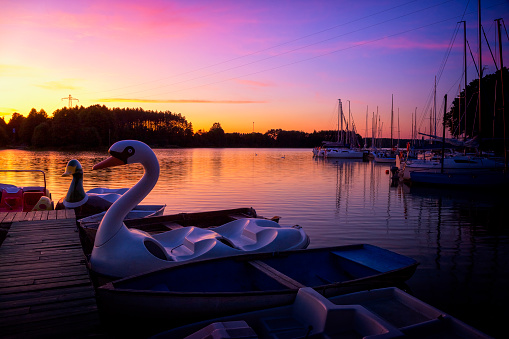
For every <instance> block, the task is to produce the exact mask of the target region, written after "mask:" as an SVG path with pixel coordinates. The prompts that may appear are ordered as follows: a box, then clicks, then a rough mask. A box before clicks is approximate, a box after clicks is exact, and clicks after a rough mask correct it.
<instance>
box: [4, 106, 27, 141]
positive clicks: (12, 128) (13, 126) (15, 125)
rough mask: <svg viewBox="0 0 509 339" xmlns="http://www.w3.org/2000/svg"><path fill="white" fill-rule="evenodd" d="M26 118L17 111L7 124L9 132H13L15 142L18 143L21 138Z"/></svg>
mask: <svg viewBox="0 0 509 339" xmlns="http://www.w3.org/2000/svg"><path fill="white" fill-rule="evenodd" d="M25 119H26V118H25V117H24V116H23V115H21V114H19V113H17V112H15V113H13V114H12V117H11V120H9V123H8V124H7V133H8V134H9V133H12V134H11V135H12V140H13V142H14V143H18V142H19V141H20V140H21V139H20V136H19V131H20V129H21V125H22V124H23V121H24V120H25Z"/></svg>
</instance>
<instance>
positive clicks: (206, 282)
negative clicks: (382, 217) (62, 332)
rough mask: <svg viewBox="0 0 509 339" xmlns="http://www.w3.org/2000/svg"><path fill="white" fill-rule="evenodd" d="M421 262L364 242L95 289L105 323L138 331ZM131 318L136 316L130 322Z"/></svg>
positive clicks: (361, 281) (406, 271) (287, 300)
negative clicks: (306, 288) (138, 327)
mask: <svg viewBox="0 0 509 339" xmlns="http://www.w3.org/2000/svg"><path fill="white" fill-rule="evenodd" d="M417 265H418V263H417V262H416V261H415V260H414V259H412V258H409V257H406V256H403V255H400V254H398V253H395V252H392V251H389V250H386V249H383V248H380V247H376V246H372V245H366V244H360V245H348V246H340V247H328V248H314V249H304V250H294V251H285V252H279V253H257V254H241V255H236V256H232V257H224V258H216V259H207V260H200V261H194V262H188V263H183V264H179V265H176V266H173V267H169V268H164V269H160V270H156V271H152V272H148V273H144V274H140V275H136V276H131V277H128V278H125V279H121V280H117V281H113V282H110V283H107V284H105V285H103V286H101V287H99V288H98V289H97V290H96V297H97V302H98V306H99V309H100V311H101V314H102V315H103V316H104V317H106V319H107V320H106V321H105V322H106V323H109V324H111V325H112V326H113V327H117V325H118V326H119V327H120V328H122V329H124V330H127V331H128V332H129V333H134V331H136V330H137V328H136V327H137V326H141V329H142V330H143V331H147V330H150V331H155V332H153V333H158V332H160V330H161V329H162V328H166V329H167V328H171V327H170V326H177V325H183V324H187V323H191V322H196V321H199V320H204V319H210V318H214V317H219V316H225V315H231V314H238V313H242V312H249V311H254V310H260V309H265V308H271V307H278V306H283V305H289V304H291V303H293V302H294V300H295V297H296V295H297V292H298V291H299V289H300V288H303V287H311V288H313V289H314V290H315V291H317V292H318V293H320V294H321V295H323V296H325V297H331V296H336V295H341V294H345V293H352V292H356V291H361V290H365V289H372V288H379V287H386V286H395V285H397V284H399V283H403V282H404V281H406V280H408V279H409V278H410V277H411V276H412V275H413V274H414V272H415V270H416V267H417ZM129 319H132V320H133V321H129Z"/></svg>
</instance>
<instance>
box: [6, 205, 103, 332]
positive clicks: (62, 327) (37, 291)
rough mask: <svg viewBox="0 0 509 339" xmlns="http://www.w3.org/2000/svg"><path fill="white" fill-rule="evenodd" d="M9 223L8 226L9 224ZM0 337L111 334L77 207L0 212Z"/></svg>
mask: <svg viewBox="0 0 509 339" xmlns="http://www.w3.org/2000/svg"><path fill="white" fill-rule="evenodd" d="M9 224H10V227H9ZM0 225H1V226H2V227H3V228H4V229H8V233H7V237H6V238H5V240H4V242H3V243H2V245H1V246H0V337H2V338H50V337H51V338H89V337H103V338H105V337H107V336H106V335H105V334H104V333H105V332H104V331H103V328H102V327H101V324H100V320H99V314H98V310H97V305H96V301H95V296H94V289H93V287H92V284H91V282H90V278H89V276H88V272H87V269H86V266H85V257H84V255H83V251H82V249H81V244H80V241H79V235H78V232H77V228H76V217H75V215H74V210H59V211H44V212H26V213H24V212H18V213H0Z"/></svg>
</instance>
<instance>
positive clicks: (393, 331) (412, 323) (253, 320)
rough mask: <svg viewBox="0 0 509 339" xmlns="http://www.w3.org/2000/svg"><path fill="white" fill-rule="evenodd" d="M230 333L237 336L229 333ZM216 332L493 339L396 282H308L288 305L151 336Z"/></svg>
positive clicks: (196, 335)
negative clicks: (362, 286)
mask: <svg viewBox="0 0 509 339" xmlns="http://www.w3.org/2000/svg"><path fill="white" fill-rule="evenodd" d="M229 333H234V335H232V336H226V335H224V334H229ZM212 334H214V335H215V336H214V338H287V339H292V338H307V337H313V338H314V337H320V338H324V337H325V338H363V337H364V338H365V337H368V336H369V338H399V337H406V336H408V337H411V338H415V337H418V338H489V336H487V335H486V334H484V333H482V332H480V331H478V330H477V329H475V328H473V327H471V326H469V325H467V324H465V323H464V322H462V321H460V320H458V319H457V318H454V317H452V316H451V315H449V314H446V313H445V312H442V311H440V310H438V309H436V308H434V307H433V306H431V305H428V304H426V303H425V302H423V301H421V300H419V299H417V298H415V297H413V296H411V295H409V294H408V293H406V292H404V291H402V290H401V289H399V288H396V287H388V288H382V289H375V290H371V291H361V292H357V293H351V294H345V295H341V296H337V297H332V298H329V299H327V298H325V297H324V296H322V295H320V294H319V293H317V292H316V291H315V290H313V289H311V288H309V287H305V288H301V289H300V290H299V292H298V293H297V297H296V298H295V301H294V302H293V304H291V305H289V306H282V307H276V308H270V309H264V310H260V311H253V312H249V313H243V314H237V315H233V316H229V317H222V318H216V319H212V320H207V321H202V322H197V323H193V324H190V325H187V326H183V327H179V328H176V329H171V330H167V331H164V332H161V333H159V334H156V335H154V336H153V337H152V338H154V339H163V338H187V339H198V338H207V337H208V335H210V337H211V338H212ZM218 334H219V335H218ZM237 335H238V336H237Z"/></svg>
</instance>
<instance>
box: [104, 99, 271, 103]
mask: <svg viewBox="0 0 509 339" xmlns="http://www.w3.org/2000/svg"><path fill="white" fill-rule="evenodd" d="M97 101H99V102H143V103H157V104H161V103H162V104H261V103H265V101H253V100H198V99H166V100H152V99H136V98H102V99H98V100H97Z"/></svg>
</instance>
